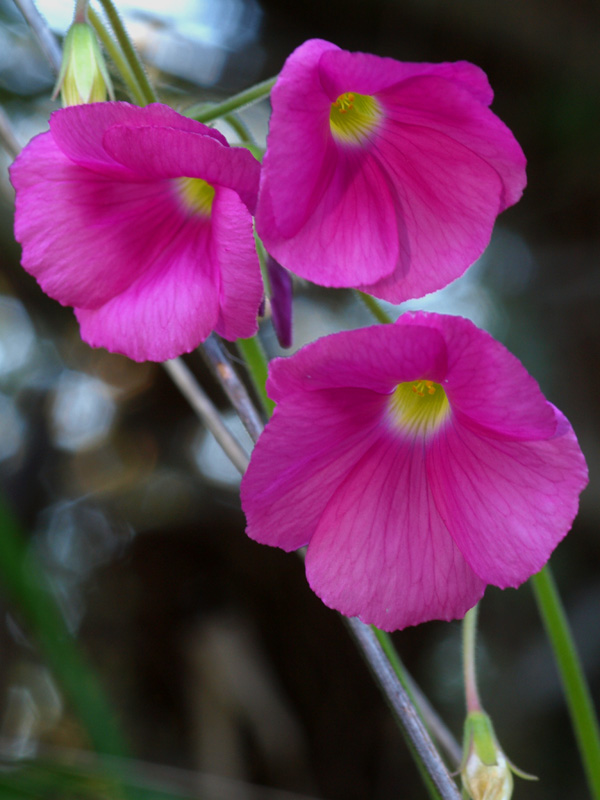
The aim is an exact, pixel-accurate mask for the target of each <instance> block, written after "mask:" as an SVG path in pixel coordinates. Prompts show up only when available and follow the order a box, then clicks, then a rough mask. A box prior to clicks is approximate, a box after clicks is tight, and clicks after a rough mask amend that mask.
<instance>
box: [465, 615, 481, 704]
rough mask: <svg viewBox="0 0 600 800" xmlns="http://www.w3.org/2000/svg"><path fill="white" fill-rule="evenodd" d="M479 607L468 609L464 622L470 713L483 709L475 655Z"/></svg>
mask: <svg viewBox="0 0 600 800" xmlns="http://www.w3.org/2000/svg"><path fill="white" fill-rule="evenodd" d="M478 608H479V606H473V608H471V609H470V610H469V611H467V613H466V614H465V618H464V620H463V624H462V630H463V671H464V679H465V695H466V700H467V713H468V714H469V713H470V712H471V711H481V703H480V701H479V692H478V690H477V665H476V657H475V642H476V639H477V613H478Z"/></svg>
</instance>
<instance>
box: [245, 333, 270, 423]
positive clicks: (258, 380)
mask: <svg viewBox="0 0 600 800" xmlns="http://www.w3.org/2000/svg"><path fill="white" fill-rule="evenodd" d="M236 344H237V346H238V349H239V351H240V353H241V354H242V356H243V358H244V360H245V362H246V366H247V367H248V372H249V373H250V378H251V380H252V385H253V386H254V388H255V390H256V393H257V394H258V396H259V397H260V401H261V403H262V405H263V408H264V410H265V412H266V414H267V416H268V417H270V416H271V414H272V413H273V409H274V408H275V403H274V402H273V401H272V400H271V398H270V397H269V396H268V394H267V390H266V388H265V384H266V382H267V375H268V362H267V357H266V356H265V352H264V350H263V349H262V346H261V343H260V342H259V340H258V336H253V337H252V338H251V339H238V340H237V342H236Z"/></svg>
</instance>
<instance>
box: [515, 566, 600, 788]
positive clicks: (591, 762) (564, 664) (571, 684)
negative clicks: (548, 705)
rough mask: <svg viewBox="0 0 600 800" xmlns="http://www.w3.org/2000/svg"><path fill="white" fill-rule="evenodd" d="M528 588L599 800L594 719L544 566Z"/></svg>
mask: <svg viewBox="0 0 600 800" xmlns="http://www.w3.org/2000/svg"><path fill="white" fill-rule="evenodd" d="M531 585H532V587H533V592H534V595H535V599H536V602H537V606H538V610H539V612H540V615H541V617H542V620H543V622H544V626H545V628H546V633H547V634H548V638H549V640H550V643H551V645H552V649H553V650H554V658H555V659H556V663H557V666H558V670H559V672H560V675H561V678H562V682H563V687H564V690H565V696H566V698H567V705H568V707H569V713H570V715H571V722H572V725H573V728H574V730H575V736H576V738H577V744H578V746H579V752H580V754H581V760H582V761H583V766H584V769H585V773H586V776H587V780H588V784H589V788H590V792H591V795H592V797H593V798H595V800H600V729H599V727H598V719H597V717H596V714H595V711H594V706H593V704H592V698H591V695H590V691H589V688H588V686H587V682H586V679H585V676H584V673H583V669H582V667H581V663H580V661H579V656H578V654H577V649H576V647H575V643H574V641H573V637H572V635H571V631H570V629H569V623H568V621H567V617H566V614H565V611H564V608H563V605H562V603H561V600H560V596H559V594H558V590H557V588H556V584H555V582H554V578H553V577H552V573H551V571H550V567H549V566H548V565H546V566H545V567H544V569H543V570H542V571H541V572H538V574H537V575H533V577H532V578H531Z"/></svg>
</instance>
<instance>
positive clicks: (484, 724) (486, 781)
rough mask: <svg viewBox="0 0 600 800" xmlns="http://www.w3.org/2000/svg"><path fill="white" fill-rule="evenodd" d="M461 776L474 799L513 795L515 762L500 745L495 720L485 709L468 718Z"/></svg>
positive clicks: (501, 799) (497, 799)
mask: <svg viewBox="0 0 600 800" xmlns="http://www.w3.org/2000/svg"><path fill="white" fill-rule="evenodd" d="M461 777H462V784H463V789H464V790H465V792H466V794H467V796H468V797H470V798H472V800H510V798H511V797H512V791H513V777H512V769H511V765H510V764H509V761H508V759H507V758H506V756H505V755H504V753H503V752H502V750H501V749H500V746H499V745H498V740H497V739H496V736H495V734H494V728H493V726H492V721H491V719H490V718H489V717H488V715H487V714H485V713H484V712H483V711H471V712H470V713H469V714H468V716H467V719H466V720H465V736H464V761H463V766H462V769H461ZM530 777H531V776H530Z"/></svg>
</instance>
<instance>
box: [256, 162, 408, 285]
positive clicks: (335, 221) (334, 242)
mask: <svg viewBox="0 0 600 800" xmlns="http://www.w3.org/2000/svg"><path fill="white" fill-rule="evenodd" d="M331 150H332V152H331V154H330V156H329V162H330V167H331V168H332V169H333V167H335V171H334V174H333V177H332V178H331V180H329V181H328V182H324V185H323V186H322V187H321V192H320V194H319V195H318V196H316V194H315V196H314V198H313V207H312V210H311V214H310V216H309V217H308V218H307V220H306V222H305V223H304V225H303V226H302V228H301V229H300V230H299V231H298V233H296V235H295V236H294V237H293V239H290V238H286V237H285V236H283V235H280V233H279V231H280V229H279V226H278V224H277V222H275V223H274V224H273V225H272V226H271V227H269V225H268V224H265V222H266V220H268V219H271V220H272V219H273V218H272V217H270V216H269V212H270V210H271V209H272V203H271V206H268V205H267V206H266V207H265V206H263V214H264V216H263V217H262V220H261V217H260V216H259V217H258V219H259V220H260V221H261V222H262V224H261V225H260V226H259V227H258V231H259V233H261V235H262V238H263V241H264V243H265V245H266V247H267V249H268V251H269V252H270V253H271V254H272V255H273V256H274V257H275V258H277V260H278V261H279V262H280V263H281V264H283V265H284V266H289V267H290V269H292V270H293V271H294V272H295V273H296V274H297V275H300V276H301V277H303V278H306V279H307V280H310V281H313V282H314V283H318V284H319V285H321V286H360V285H361V284H362V283H364V282H366V281H374V280H377V279H379V278H382V277H385V276H387V275H390V274H391V273H392V272H393V270H394V268H395V266H396V262H397V260H398V250H399V246H400V245H399V240H400V239H403V238H404V234H403V233H402V232H401V231H400V232H399V229H398V219H397V215H396V207H395V203H394V199H393V196H392V194H391V193H390V189H389V185H388V182H387V180H386V178H385V174H384V172H383V171H382V170H381V168H380V166H379V164H378V163H377V162H376V161H375V160H374V159H373V158H370V157H365V155H364V154H362V153H359V152H355V151H352V150H350V149H348V150H347V151H344V150H342V149H339V150H335V149H334V148H331ZM269 189H270V191H271V193H272V192H273V190H274V187H273V184H272V183H271V184H270V185H269ZM278 191H279V195H280V198H282V197H283V194H284V193H285V194H286V195H287V197H286V201H285V206H286V207H296V206H297V205H298V194H297V191H298V190H297V189H296V187H295V185H294V183H289V184H287V185H286V186H285V192H284V191H283V189H282V187H279V188H278ZM264 200H265V201H266V203H267V204H268V203H269V202H270V201H272V194H271V195H270V196H269V198H264ZM259 212H260V208H259ZM273 214H274V215H275V217H276V216H277V215H276V213H275V212H273ZM300 254H301V255H300Z"/></svg>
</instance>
